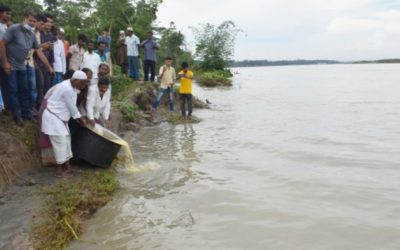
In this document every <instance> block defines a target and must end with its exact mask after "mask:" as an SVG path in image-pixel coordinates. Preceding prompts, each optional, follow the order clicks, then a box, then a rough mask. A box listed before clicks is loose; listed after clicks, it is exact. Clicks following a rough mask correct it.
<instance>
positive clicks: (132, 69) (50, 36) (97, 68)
mask: <svg viewBox="0 0 400 250" xmlns="http://www.w3.org/2000/svg"><path fill="white" fill-rule="evenodd" d="M11 17H12V10H11V9H10V8H8V7H7V6H0V66H1V67H0V88H1V91H0V111H2V110H4V109H5V110H6V111H7V112H9V113H11V114H12V116H13V118H14V120H15V122H16V123H17V124H18V125H19V126H23V124H24V121H25V120H36V117H37V113H38V109H39V107H40V104H41V103H42V101H43V97H44V96H45V94H46V92H47V91H48V90H49V89H50V88H51V87H52V86H54V85H56V84H58V83H60V82H62V81H63V80H64V79H66V75H68V74H67V73H68V71H69V70H70V71H71V72H69V74H70V75H71V74H72V71H77V70H82V69H88V70H90V71H91V73H92V80H91V84H92V85H96V83H97V82H98V79H99V77H101V76H106V75H108V73H109V72H110V70H111V68H110V66H111V65H112V64H111V57H110V50H111V48H110V47H111V37H110V34H109V32H108V31H107V30H104V31H103V33H102V34H101V35H99V36H98V38H97V40H92V39H90V38H88V37H86V36H85V35H83V34H80V35H78V37H77V42H76V43H75V44H70V41H69V40H68V39H66V38H65V36H64V30H63V29H62V28H61V27H60V26H59V25H57V24H56V23H55V22H54V19H53V16H52V15H50V14H48V13H42V14H33V13H31V12H26V13H25V14H24V16H23V20H22V22H21V23H17V24H13V23H12V22H11ZM116 45H117V46H118V48H117V49H118V58H117V63H118V64H119V65H121V69H122V72H123V73H126V74H129V76H130V77H131V78H132V79H134V80H139V78H140V74H139V72H140V64H141V63H140V59H139V49H140V48H143V50H144V60H143V72H144V81H149V80H150V81H152V82H154V80H155V76H156V73H155V66H156V50H157V49H158V48H159V46H158V45H157V43H156V42H155V41H154V40H153V34H152V32H148V37H147V39H146V40H144V41H143V42H140V40H139V38H138V37H137V36H136V35H135V34H134V32H133V29H132V27H128V28H127V30H126V34H125V31H121V32H120V36H119V38H118V41H117V43H116ZM104 71H108V72H107V73H104ZM149 75H150V77H149Z"/></svg>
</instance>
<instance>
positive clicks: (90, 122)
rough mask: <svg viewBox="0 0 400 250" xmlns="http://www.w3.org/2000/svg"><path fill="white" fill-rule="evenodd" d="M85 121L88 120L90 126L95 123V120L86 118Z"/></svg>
mask: <svg viewBox="0 0 400 250" xmlns="http://www.w3.org/2000/svg"><path fill="white" fill-rule="evenodd" d="M87 121H88V123H89V125H90V126H92V127H94V126H95V125H96V121H95V120H90V119H88V120H87Z"/></svg>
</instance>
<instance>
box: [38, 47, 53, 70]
mask: <svg viewBox="0 0 400 250" xmlns="http://www.w3.org/2000/svg"><path fill="white" fill-rule="evenodd" d="M35 52H36V55H37V56H38V57H39V59H40V61H42V62H43V63H44V65H46V67H47V69H48V70H49V73H50V74H54V69H53V67H51V65H50V63H49V61H48V60H47V58H46V56H45V55H44V54H43V51H42V50H41V49H36V50H35Z"/></svg>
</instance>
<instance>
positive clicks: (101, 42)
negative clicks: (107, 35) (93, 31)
mask: <svg viewBox="0 0 400 250" xmlns="http://www.w3.org/2000/svg"><path fill="white" fill-rule="evenodd" d="M100 44H104V45H106V43H105V42H103V41H100V42H98V43H97V46H99V45H100Z"/></svg>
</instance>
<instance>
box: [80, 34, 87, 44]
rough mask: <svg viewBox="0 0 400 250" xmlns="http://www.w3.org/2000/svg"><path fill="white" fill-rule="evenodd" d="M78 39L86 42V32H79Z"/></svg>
mask: <svg viewBox="0 0 400 250" xmlns="http://www.w3.org/2000/svg"><path fill="white" fill-rule="evenodd" d="M78 40H81V41H84V42H86V40H87V39H86V36H85V35H84V34H79V35H78Z"/></svg>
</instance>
